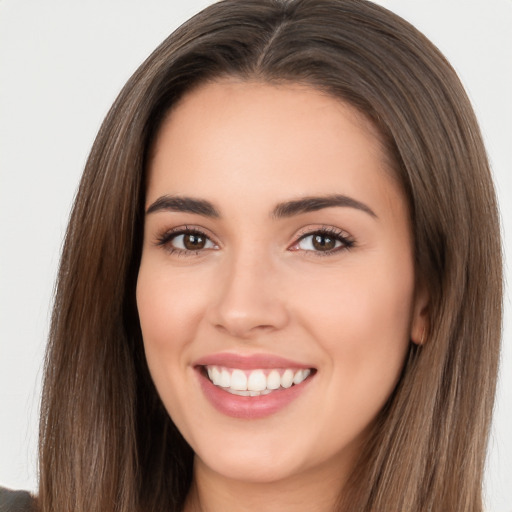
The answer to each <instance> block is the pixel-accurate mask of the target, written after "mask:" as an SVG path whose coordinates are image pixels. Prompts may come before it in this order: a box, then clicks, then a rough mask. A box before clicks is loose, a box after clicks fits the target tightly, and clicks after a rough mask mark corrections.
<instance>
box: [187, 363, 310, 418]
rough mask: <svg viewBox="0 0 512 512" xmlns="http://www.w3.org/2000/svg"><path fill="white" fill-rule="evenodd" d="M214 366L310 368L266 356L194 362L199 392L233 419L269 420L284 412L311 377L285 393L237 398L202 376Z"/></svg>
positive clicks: (275, 392)
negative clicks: (206, 367) (209, 366)
mask: <svg viewBox="0 0 512 512" xmlns="http://www.w3.org/2000/svg"><path fill="white" fill-rule="evenodd" d="M208 365H216V366H224V367H227V368H239V369H243V370H255V369H260V368H261V369H265V368H297V369H306V368H311V366H308V365H304V364H300V363H297V362H295V361H291V360H289V359H284V358H281V357H277V356H273V355H269V354H268V355H267V354H254V355H251V356H240V355H238V354H231V353H220V354H212V355H210V356H206V357H203V358H201V359H199V360H197V361H196V362H195V364H194V367H195V370H196V375H197V376H198V379H199V383H200V385H201V389H202V390H203V393H204V394H205V396H206V398H207V399H208V400H209V402H210V403H211V404H212V405H213V406H214V407H215V408H216V409H217V410H218V411H219V412H221V413H222V414H225V415H226V416H231V417H233V418H241V419H248V420H252V419H258V418H264V417H266V416H270V415H272V414H275V413H277V412H278V411H280V410H281V409H283V408H285V407H286V406H287V405H289V404H290V403H291V402H293V401H294V400H296V399H297V398H298V397H299V396H300V395H301V394H302V392H303V391H304V390H305V389H306V388H307V387H308V386H309V384H310V382H311V380H312V378H313V377H314V375H312V376H310V377H308V378H307V379H306V380H304V381H303V382H301V383H300V384H297V385H293V386H291V387H290V388H288V389H279V390H276V391H273V392H272V393H269V394H268V395H261V396H252V397H251V396H238V395H233V394H232V393H229V392H228V391H225V390H223V389H222V388H220V387H218V386H215V385H214V384H213V383H212V382H211V381H210V379H208V377H206V375H205V373H204V369H203V367H204V366H208Z"/></svg>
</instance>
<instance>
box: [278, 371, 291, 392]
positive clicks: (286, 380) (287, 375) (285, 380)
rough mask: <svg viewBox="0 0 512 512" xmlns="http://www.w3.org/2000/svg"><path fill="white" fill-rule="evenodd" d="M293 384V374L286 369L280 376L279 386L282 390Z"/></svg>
mask: <svg viewBox="0 0 512 512" xmlns="http://www.w3.org/2000/svg"><path fill="white" fill-rule="evenodd" d="M292 384H293V372H292V371H291V370H290V369H288V370H285V371H284V373H283V375H281V386H283V388H289V387H291V385H292Z"/></svg>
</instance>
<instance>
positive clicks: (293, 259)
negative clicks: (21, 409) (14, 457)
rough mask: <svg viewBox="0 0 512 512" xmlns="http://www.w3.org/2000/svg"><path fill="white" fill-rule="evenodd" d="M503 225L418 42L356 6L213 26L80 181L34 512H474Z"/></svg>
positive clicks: (478, 153) (119, 114) (173, 65)
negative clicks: (242, 511) (290, 511)
mask: <svg viewBox="0 0 512 512" xmlns="http://www.w3.org/2000/svg"><path fill="white" fill-rule="evenodd" d="M267 203H268V204H267ZM498 233H499V229H498V221H497V212H496V205H495V199H494V192H493V188H492V183H491V180H490V175H489V171H488V165H487V162H486V158H485V151H484V149H483V145H482V142H481V138H480V136H479V132H478V128H477V125H476V121H475V119H474V116H473V113H472V111H471V108H470V107H469V103H468V101H467V99H466V96H465V93H464V91H463V89H462V87H461V85H460V83H459V81H458V79H457V78H456V75H455V73H454V72H453V70H452V69H451V68H450V67H449V65H448V64H447V63H446V61H445V60H444V59H443V57H442V56H441V55H440V54H439V53H438V52H437V51H436V49H435V48H433V47H432V45H431V44H430V43H429V42H428V41H426V40H425V38H424V37H423V36H421V34H419V33H418V32H417V31H415V30H414V29H413V28H412V27H410V26H409V25H408V24H406V23H405V22H403V21H402V20H400V19H399V18H397V17H396V16H393V15H391V14H390V13H388V12H387V11H385V10H383V9H381V8H378V7H376V6H374V5H373V4H370V3H366V2H360V1H332V2H331V1H329V2H322V1H301V2H286V3H281V2H261V1H258V2H245V1H241V2H240V1H237V2H220V3H218V4H215V5H214V6H212V7H210V8H208V9H207V10H205V11H203V13H201V14H199V15H198V16H196V17H195V18H193V19H192V20H191V21H190V22H188V23H187V24H185V25H184V26H182V27H181V28H180V29H179V30H178V31H177V32H175V33H174V34H173V35H171V36H170V38H169V39H168V40H166V41H165V42H164V43H163V44H162V45H161V46H160V47H159V48H158V49H157V50H156V51H155V53H153V54H152V56H150V57H149V59H148V60H147V61H146V62H145V63H144V64H143V65H142V66H141V68H140V69H139V70H138V71H137V72H136V73H135V75H134V76H133V77H132V78H131V79H130V81H129V82H128V84H127V85H126V87H125V88H124V89H123V91H122V92H121V94H120V96H119V98H118V99H117V100H116V102H115V104H114V106H113V107H112V110H111V112H110V113H109V115H108V116H107V119H106V120H105V122H104V124H103V126H102V128H101V130H100V133H99V135H98V137H97V139H96V142H95V144H94V146H93V149H92V152H91V156H90V158H89V161H88V163H87V166H86V170H85V173H84V176H83V179H82V183H81V186H80V191H79V193H78V196H77V199H76V203H75V207H74V210H73V214H72V217H71V221H70V226H69V230H68V234H67V237H66V244H65V248H64V252H63V258H62V263H61V270H60V274H59V284H58V293H57V298H56V303H55V309H54V316H53V322H52V330H51V335H50V346H49V352H48V364H47V368H46V377H45V392H44V397H43V407H42V423H41V457H40V468H41V484H40V491H39V506H40V508H41V510H111V509H112V510H167V509H171V510H187V511H188V510H201V509H203V510H222V509H224V510H231V509H233V507H234V506H235V505H233V502H232V501H231V500H234V503H236V504H237V505H236V506H237V509H239V510H240V509H243V508H242V507H245V509H246V510H251V507H253V508H255V507H256V506H257V507H258V508H260V509H261V508H264V509H267V510H272V507H274V509H276V510H286V509H287V508H290V509H291V508H292V507H293V509H294V510H300V508H299V507H300V506H301V507H303V508H304V509H305V510H314V509H315V508H314V507H317V509H318V510H368V511H370V510H373V511H377V510H379V511H382V510H415V511H416V510H418V511H421V510H475V511H476V510H481V479H482V470H483V462H484V457H485V447H486V440H487V434H488V428H489V421H490V413H491V410H492V401H493V394H494V388H495V379H496V370H497V359H498V344H499V335H500V329H499V327H500V319H501V262H500V245H499V236H498ZM320 254H323V255H322V256H320ZM483 279H485V281H486V287H485V288H482V285H481V282H482V280H483ZM319 292H320V293H319ZM278 357H280V358H281V359H278ZM283 358H284V360H283ZM288 370H290V371H291V373H292V378H291V381H290V372H288ZM273 372H274V373H273ZM276 373H277V374H278V377H277V378H278V384H271V383H270V381H271V380H272V378H275V374H276ZM226 374H228V375H227V376H226ZM261 374H263V378H265V379H266V381H265V386H264V387H262V386H261V381H262V375H261ZM271 374H272V375H273V377H271ZM285 374H286V375H285ZM244 378H246V379H248V380H252V381H255V383H254V382H252V383H251V385H249V383H248V382H243V380H244ZM222 379H224V380H222ZM226 379H229V382H228V380H226ZM237 379H239V380H237ZM240 379H241V381H242V382H241V383H240ZM223 384H224V385H223ZM226 384H229V385H226ZM292 384H293V385H292ZM244 386H245V389H244ZM258 386H259V389H258ZM274 386H278V389H276V391H272V388H273V387H274ZM220 388H224V389H220ZM281 388H282V389H281ZM226 389H228V390H229V391H230V393H228V391H226ZM301 390H302V391H301ZM245 391H247V392H249V394H250V391H253V392H255V393H259V395H257V396H240V393H241V394H242V395H244V394H245ZM262 391H270V393H268V394H265V393H264V394H262V393H261V392H262ZM338 393H339V396H338ZM272 397H273V398H272ZM276 397H277V398H276ZM279 397H281V398H279ZM283 397H284V398H283ZM318 404H320V405H318ZM340 412H342V414H339V413H340ZM308 415H309V416H308ZM311 416H313V418H312V419H311ZM283 425H284V427H283ZM290 432H293V433H295V435H290ZM240 453H241V454H242V455H243V457H242V456H239V457H238V459H237V454H240ZM270 497H271V498H272V499H270ZM279 500H281V501H279Z"/></svg>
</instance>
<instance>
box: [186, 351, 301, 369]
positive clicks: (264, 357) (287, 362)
mask: <svg viewBox="0 0 512 512" xmlns="http://www.w3.org/2000/svg"><path fill="white" fill-rule="evenodd" d="M194 366H225V367H226V368H240V370H257V369H260V368H261V369H264V368H291V369H294V368H296V369H297V370H300V369H304V370H305V369H307V368H311V366H310V365H307V364H301V363H297V362H296V361H292V360H291V359H285V358H283V357H278V356H274V355H271V354H251V355H250V356H244V355H240V354H233V353H231V352H221V353H218V354H211V355H209V356H205V357H202V358H200V359H198V360H197V361H195V363H194Z"/></svg>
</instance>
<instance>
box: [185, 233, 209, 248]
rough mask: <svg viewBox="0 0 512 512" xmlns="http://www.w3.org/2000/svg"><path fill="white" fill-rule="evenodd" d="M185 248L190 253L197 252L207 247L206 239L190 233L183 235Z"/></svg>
mask: <svg viewBox="0 0 512 512" xmlns="http://www.w3.org/2000/svg"><path fill="white" fill-rule="evenodd" d="M183 246H184V247H185V249H187V250H188V251H197V250H199V249H204V248H205V246H206V237H204V236H202V235H200V234H198V233H188V234H185V235H183Z"/></svg>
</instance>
